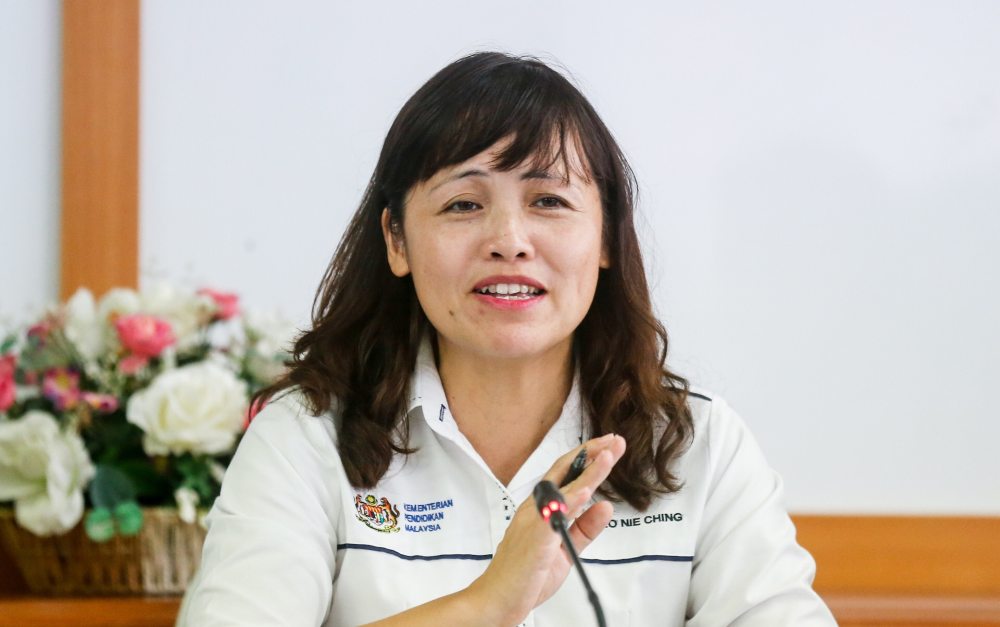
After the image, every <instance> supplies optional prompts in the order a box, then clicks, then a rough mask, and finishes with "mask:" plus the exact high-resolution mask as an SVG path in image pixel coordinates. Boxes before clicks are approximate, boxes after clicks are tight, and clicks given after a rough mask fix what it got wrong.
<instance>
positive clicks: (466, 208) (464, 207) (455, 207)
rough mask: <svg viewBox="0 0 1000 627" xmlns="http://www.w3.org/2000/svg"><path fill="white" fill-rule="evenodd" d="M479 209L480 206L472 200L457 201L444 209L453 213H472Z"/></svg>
mask: <svg viewBox="0 0 1000 627" xmlns="http://www.w3.org/2000/svg"><path fill="white" fill-rule="evenodd" d="M478 207H479V205H478V204H476V203H474V202H472V201H471V200H456V201H455V202H453V203H451V204H450V205H448V206H447V207H445V208H444V210H445V211H450V212H452V213H470V212H472V211H475V210H476V209H477V208H478Z"/></svg>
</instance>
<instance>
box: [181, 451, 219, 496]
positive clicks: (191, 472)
mask: <svg viewBox="0 0 1000 627" xmlns="http://www.w3.org/2000/svg"><path fill="white" fill-rule="evenodd" d="M210 461H211V458H210V457H207V456H202V455H198V456H195V455H182V456H180V457H178V458H177V471H178V472H179V474H180V476H181V486H182V487H185V488H191V489H192V490H194V491H195V492H197V493H198V501H199V502H200V503H204V504H208V503H211V502H212V501H214V500H215V497H217V496H219V483H218V482H217V481H216V480H215V479H214V478H213V477H212V471H211V470H210V468H209V462H210Z"/></svg>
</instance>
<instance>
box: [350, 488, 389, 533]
mask: <svg viewBox="0 0 1000 627" xmlns="http://www.w3.org/2000/svg"><path fill="white" fill-rule="evenodd" d="M354 508H355V509H356V510H357V512H358V520H360V521H361V522H363V523H365V524H366V525H368V528H369V529H374V530H375V531H381V532H383V533H390V532H393V531H399V527H397V526H396V525H397V523H398V522H399V508H398V507H396V506H395V505H393V504H392V503H390V502H389V499H387V498H385V497H384V496H383V497H382V499H381V501H379V500H378V499H376V498H375V496H374V495H372V494H369V495H367V496H366V497H365V498H363V499H362V498H361V495H360V494H355V495H354Z"/></svg>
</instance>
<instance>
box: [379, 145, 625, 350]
mask: <svg viewBox="0 0 1000 627" xmlns="http://www.w3.org/2000/svg"><path fill="white" fill-rule="evenodd" d="M506 141H509V139H507V140H501V141H500V142H497V143H496V144H494V145H493V146H491V147H490V148H488V149H487V150H485V151H483V152H482V153H480V154H478V155H476V156H475V157H472V158H471V159H469V160H468V161H466V162H464V163H461V164H458V165H456V166H453V167H448V168H444V169H442V170H440V171H438V172H437V173H436V174H435V175H434V176H432V177H431V178H430V179H429V180H427V181H425V182H424V183H421V184H418V185H415V186H414V187H413V188H412V189H411V190H410V191H409V193H408V194H407V198H406V201H405V207H404V219H403V237H401V238H400V237H398V236H395V237H394V236H392V234H391V233H390V230H389V221H388V211H386V212H383V216H382V226H383V233H384V234H385V239H386V246H387V250H388V258H389V265H390V267H391V269H392V272H393V273H394V274H395V275H396V276H400V277H402V276H405V275H407V274H412V275H413V284H414V286H415V288H416V292H417V298H418V300H419V301H420V304H421V306H422V307H423V310H424V313H425V314H426V315H427V318H428V319H429V320H430V322H431V324H432V325H434V328H435V329H436V330H437V332H438V339H439V342H440V347H441V351H442V354H445V352H446V351H448V352H449V354H456V352H458V353H469V354H474V355H476V356H479V357H487V358H493V359H519V358H526V357H532V356H539V355H543V354H545V353H546V352H548V351H553V350H566V349H568V348H569V345H570V343H571V342H572V335H573V331H574V330H575V329H576V327H577V326H578V325H579V324H580V322H581V321H582V320H583V318H584V316H585V315H586V313H587V310H588V309H589V308H590V304H591V302H592V301H593V298H594V290H595V287H596V285H597V276H598V270H599V269H600V268H602V267H607V266H608V259H607V251H606V250H605V248H604V244H603V242H602V235H601V234H602V211H601V201H600V193H599V191H598V189H597V186H596V185H595V183H594V182H593V181H589V182H588V181H585V180H583V179H581V178H579V177H578V176H577V174H576V173H575V172H574V171H576V172H582V171H583V170H584V168H583V167H582V166H581V162H580V154H579V153H578V152H577V151H576V148H575V146H573V145H572V144H571V143H567V150H568V151H569V162H570V164H571V172H570V179H569V184H568V185H564V183H563V180H562V178H563V175H564V172H563V171H562V169H561V168H562V162H561V160H557V162H556V164H555V165H553V166H552V167H553V170H552V171H549V172H535V171H531V170H530V168H528V167H527V166H525V165H522V166H519V167H518V168H516V169H514V170H511V171H509V172H499V171H496V170H494V169H492V168H491V167H490V162H491V160H492V159H494V157H495V156H496V154H497V153H498V152H499V151H500V150H501V149H502V147H503V146H504V145H505V142H506Z"/></svg>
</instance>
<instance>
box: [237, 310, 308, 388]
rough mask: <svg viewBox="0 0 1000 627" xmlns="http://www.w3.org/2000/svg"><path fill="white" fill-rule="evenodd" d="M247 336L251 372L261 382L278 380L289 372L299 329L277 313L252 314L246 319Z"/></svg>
mask: <svg viewBox="0 0 1000 627" xmlns="http://www.w3.org/2000/svg"><path fill="white" fill-rule="evenodd" d="M243 322H244V325H245V329H246V334H247V340H248V344H249V346H248V348H247V369H248V370H249V371H250V373H251V374H252V375H253V376H254V377H256V378H257V379H259V380H260V381H274V380H275V379H277V378H278V377H279V376H281V375H282V374H283V373H284V371H285V364H284V360H285V359H286V358H287V357H288V356H289V354H290V353H291V349H292V343H293V342H294V340H295V336H296V334H297V333H298V329H296V328H295V326H294V325H293V324H292V322H291V321H290V320H288V319H287V318H284V317H283V316H282V315H281V314H279V313H276V312H271V313H261V312H250V313H247V315H246V316H245V317H244V321H243Z"/></svg>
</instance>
